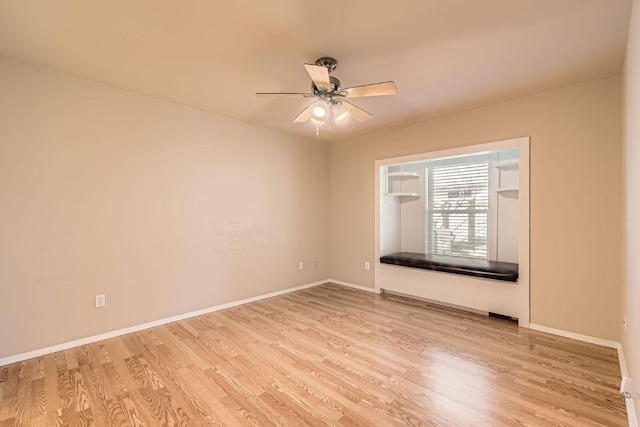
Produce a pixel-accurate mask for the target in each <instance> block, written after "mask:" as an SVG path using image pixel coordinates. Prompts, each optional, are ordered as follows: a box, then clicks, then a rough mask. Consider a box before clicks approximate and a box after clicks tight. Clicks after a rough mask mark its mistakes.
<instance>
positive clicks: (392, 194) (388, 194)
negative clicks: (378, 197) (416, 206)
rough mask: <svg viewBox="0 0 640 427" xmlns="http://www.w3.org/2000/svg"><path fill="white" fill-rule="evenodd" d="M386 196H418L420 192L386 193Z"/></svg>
mask: <svg viewBox="0 0 640 427" xmlns="http://www.w3.org/2000/svg"><path fill="white" fill-rule="evenodd" d="M387 196H399V197H420V193H387Z"/></svg>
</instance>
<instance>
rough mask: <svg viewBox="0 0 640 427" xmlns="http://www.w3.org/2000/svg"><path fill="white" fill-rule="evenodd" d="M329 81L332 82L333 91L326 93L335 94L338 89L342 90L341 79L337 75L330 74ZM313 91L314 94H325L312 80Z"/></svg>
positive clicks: (320, 95)
mask: <svg viewBox="0 0 640 427" xmlns="http://www.w3.org/2000/svg"><path fill="white" fill-rule="evenodd" d="M329 82H330V83H331V92H326V93H325V94H326V95H335V94H336V93H338V91H340V80H339V79H338V78H336V77H333V76H330V77H329ZM311 92H313V94H314V95H316V96H319V97H322V95H323V91H321V90H320V89H318V86H316V84H315V83H314V82H311Z"/></svg>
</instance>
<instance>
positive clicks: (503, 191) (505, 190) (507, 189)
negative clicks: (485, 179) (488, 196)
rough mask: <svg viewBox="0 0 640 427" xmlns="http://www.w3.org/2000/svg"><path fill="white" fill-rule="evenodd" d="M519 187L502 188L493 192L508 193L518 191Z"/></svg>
mask: <svg viewBox="0 0 640 427" xmlns="http://www.w3.org/2000/svg"><path fill="white" fill-rule="evenodd" d="M518 190H519V189H518V187H501V188H496V189H495V190H493V192H494V193H506V192H507V191H518Z"/></svg>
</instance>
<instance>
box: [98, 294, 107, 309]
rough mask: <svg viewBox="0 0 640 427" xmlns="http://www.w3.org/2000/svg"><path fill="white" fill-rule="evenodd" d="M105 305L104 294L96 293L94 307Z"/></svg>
mask: <svg viewBox="0 0 640 427" xmlns="http://www.w3.org/2000/svg"><path fill="white" fill-rule="evenodd" d="M105 305H107V297H106V296H105V295H104V294H100V295H96V308H102V307H104V306H105Z"/></svg>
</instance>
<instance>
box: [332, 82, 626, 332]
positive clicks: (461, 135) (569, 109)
mask: <svg viewBox="0 0 640 427" xmlns="http://www.w3.org/2000/svg"><path fill="white" fill-rule="evenodd" d="M620 93H621V80H620V78H619V77H613V78H609V79H605V80H598V81H592V82H588V83H584V84H580V85H576V86H571V87H567V88H563V89H560V90H556V91H552V92H547V93H542V94H539V95H535V96H530V97H526V98H522V99H520V100H516V101H512V102H508V103H503V104H498V105H495V106H491V107H486V108H481V109H477V110H473V111H468V112H464V113H461V114H456V115H452V116H447V117H443V118H440V119H436V120H431V121H427V122H424V123H421V124H418V125H414V126H410V127H404V128H399V129H395V130H390V131H386V132H380V133H376V134H371V135H367V136H363V137H358V138H354V139H351V140H348V141H342V142H336V143H332V144H331V146H330V192H329V193H330V208H329V211H330V213H329V217H330V226H329V229H330V231H331V237H330V244H329V253H330V260H331V263H330V264H331V271H330V275H331V278H333V279H336V280H342V281H345V282H351V283H355V284H359V285H363V286H369V287H373V286H374V277H373V271H365V270H364V269H363V266H362V265H363V262H364V261H371V262H373V261H374V260H373V257H374V233H375V230H374V209H375V206H374V161H375V160H378V159H384V158H390V157H396V156H402V155H408V154H417V153H422V152H428V151H434V150H441V149H446V148H452V147H459V146H465V145H471V144H478V143H482V142H490V141H498V140H504V139H510V138H515V137H519V136H530V137H531V222H530V225H531V276H530V278H531V322H533V323H536V324H539V325H543V326H547V327H551V328H557V329H562V330H566V331H571V332H574V333H579V334H585V335H590V336H594V337H599V338H602V339H608V340H615V341H618V340H619V337H620V332H619V326H618V322H619V313H620V309H619V298H620V282H621V269H620V263H621V246H622V243H621V234H622V225H621V220H620V218H621V217H622V211H621V206H622V203H621V200H622V199H621V198H622V190H621V184H622V179H621V178H622V177H621V174H620V166H621V162H622V158H621V155H622V154H621V149H622V147H621V139H620V135H621V120H620V117H621V109H620V105H621V99H620Z"/></svg>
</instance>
